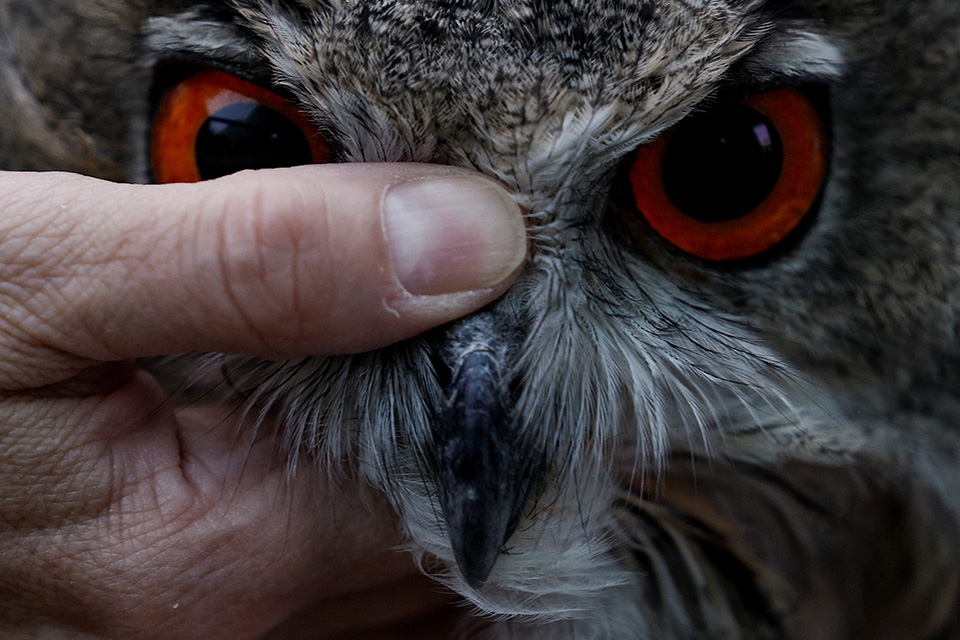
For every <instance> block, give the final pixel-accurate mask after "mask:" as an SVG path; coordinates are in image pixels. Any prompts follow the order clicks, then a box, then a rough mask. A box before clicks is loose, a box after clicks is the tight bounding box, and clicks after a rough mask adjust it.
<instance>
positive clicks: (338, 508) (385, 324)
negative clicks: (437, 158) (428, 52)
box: [0, 164, 526, 639]
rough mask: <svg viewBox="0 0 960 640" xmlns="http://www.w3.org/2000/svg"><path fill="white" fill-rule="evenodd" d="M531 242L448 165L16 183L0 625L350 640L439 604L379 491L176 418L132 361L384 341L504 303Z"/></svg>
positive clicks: (280, 353) (2, 458) (4, 232)
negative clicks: (155, 181)
mask: <svg viewBox="0 0 960 640" xmlns="http://www.w3.org/2000/svg"><path fill="white" fill-rule="evenodd" d="M525 246H526V244H525V239H524V230H523V223H522V220H521V217H520V213H519V209H518V208H517V207H516V205H514V204H513V203H511V202H509V200H508V198H507V196H506V194H505V193H504V192H502V191H501V190H500V189H499V187H495V186H493V185H492V184H491V183H490V182H488V181H485V180H484V179H482V178H479V177H475V176H473V175H472V174H469V173H466V172H464V171H462V170H458V169H454V168H450V167H438V166H415V165H401V164H392V165H373V164H370V165H325V166H314V167H302V168H294V169H284V170H277V171H260V172H245V173H241V174H236V175H233V176H228V177H226V178H223V179H220V180H216V181H211V182H207V183H201V184H196V185H163V186H141V185H118V184H112V183H106V182H101V181H97V180H93V179H90V178H84V177H80V176H75V175H68V174H19V173H7V174H0V487H2V489H0V636H2V637H43V638H47V637H56V638H60V637H84V638H86V637H96V638H115V639H122V638H164V639H172V638H231V639H243V638H258V637H261V636H263V635H264V634H265V633H267V632H268V631H269V630H270V629H273V628H276V627H278V625H282V624H283V623H284V621H288V620H289V619H290V618H291V617H292V616H296V614H297V613H298V612H303V611H304V610H306V611H309V612H310V613H308V614H306V617H307V618H308V619H310V620H322V621H323V625H322V628H319V629H316V631H317V637H321V638H334V637H341V635H340V634H341V633H343V634H346V633H347V632H348V631H349V632H350V633H354V632H357V633H359V630H360V629H361V628H362V627H373V626H375V625H376V624H382V625H387V626H389V625H392V624H393V623H394V622H396V621H398V620H401V619H409V618H411V617H415V616H416V615H417V614H422V613H427V612H429V611H430V610H431V609H434V608H437V607H440V606H441V605H442V604H443V603H444V602H445V596H443V595H442V594H440V593H439V592H438V590H437V589H436V588H435V587H434V586H432V585H427V584H426V583H424V582H422V581H421V580H422V579H421V578H419V577H418V576H417V574H416V570H415V568H414V567H413V565H412V562H411V561H410V559H409V558H408V557H407V556H406V555H405V554H402V553H399V552H397V551H395V550H394V548H395V546H396V545H397V544H398V543H399V542H400V537H399V534H398V532H397V530H396V527H395V524H394V522H393V520H392V517H391V514H390V512H389V509H388V508H387V507H386V506H385V505H383V504H380V503H377V501H376V500H375V499H373V500H369V501H367V502H365V503H364V505H363V506H361V504H360V502H359V493H360V489H358V488H357V487H353V486H350V485H349V484H348V483H344V484H342V485H340V486H337V487H334V486H331V484H330V483H329V482H327V480H326V475H325V474H324V473H323V472H322V471H321V472H311V470H310V469H309V468H308V465H299V469H300V471H298V472H297V473H296V475H294V476H293V477H290V476H288V475H287V474H286V472H285V467H286V465H285V464H284V462H283V461H279V460H276V458H275V449H274V448H273V446H272V445H271V443H269V442H261V443H258V444H255V445H253V447H252V448H250V445H249V442H248V441H246V440H244V439H243V438H242V437H241V438H238V437H236V433H237V425H236V421H235V420H230V419H229V418H225V417H224V416H223V415H217V414H216V413H213V412H211V410H210V409H207V408H200V407H197V408H194V409H191V410H185V411H182V412H179V413H174V412H173V411H172V410H171V409H170V406H169V404H168V403H167V402H166V398H165V396H164V394H163V393H162V392H161V390H160V388H159V386H158V385H157V383H156V381H154V380H153V379H152V378H151V377H150V376H149V375H148V374H147V373H145V372H143V371H139V370H138V369H137V368H136V367H135V365H134V359H135V358H138V357H143V356H151V355H158V354H169V353H179V352H185V351H192V350H202V351H222V352H228V353H245V354H250V355H256V356H262V357H268V358H285V357H297V356H306V355H321V354H331V353H346V352H355V351H363V350H368V349H373V348H377V347H381V346H384V345H386V344H389V343H391V342H395V341H398V340H401V339H404V338H407V337H409V336H412V335H415V334H417V333H419V332H421V331H423V330H425V329H427V328H430V327H432V326H435V325H438V324H441V323H443V322H445V321H448V320H451V319H453V318H455V317H457V316H460V315H463V314H465V313H468V312H469V311H472V310H474V309H476V308H478V307H480V306H482V305H483V304H485V303H487V302H489V301H490V300H492V299H493V298H495V297H496V296H498V295H500V294H501V293H502V292H503V291H504V290H505V289H506V287H507V286H508V285H509V282H510V281H511V280H512V278H513V277H514V276H515V275H516V273H517V272H518V271H519V269H520V268H521V264H522V262H523V259H524V255H525ZM429 294H436V295H429ZM240 443H242V446H243V449H242V450H240V451H238V450H237V446H238V444H240ZM368 602H376V604H375V605H374V606H367V604H368ZM430 617H434V616H430ZM437 619H440V618H439V617H437ZM287 625H288V626H280V627H279V628H280V629H286V630H287V631H283V632H282V634H283V635H281V636H277V635H276V632H275V635H274V636H273V637H285V638H286V637H293V633H294V631H293V629H294V626H295V624H294V623H292V622H288V623H287ZM371 633H373V634H374V635H373V636H371V637H378V638H384V637H386V636H385V635H379V634H378V632H371ZM413 633H414V634H415V635H411V636H410V637H417V638H425V637H428V636H427V635H425V633H429V632H427V631H425V628H421V629H419V630H418V631H415V632H413ZM349 637H351V638H359V637H362V636H361V635H350V636H349ZM390 637H403V636H400V635H396V636H390Z"/></svg>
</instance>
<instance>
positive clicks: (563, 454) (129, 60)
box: [0, 0, 960, 640]
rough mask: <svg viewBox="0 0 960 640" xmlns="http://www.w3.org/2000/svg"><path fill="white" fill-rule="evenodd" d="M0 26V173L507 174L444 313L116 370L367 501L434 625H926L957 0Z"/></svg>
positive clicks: (63, 4)
mask: <svg viewBox="0 0 960 640" xmlns="http://www.w3.org/2000/svg"><path fill="white" fill-rule="evenodd" d="M0 45H2V48H0V65H2V66H0V72H2V77H3V82H2V86H0V114H2V116H3V117H2V119H0V122H2V125H0V164H2V166H3V168H5V169H41V170H43V169H62V170H70V171H77V172H81V173H86V174H91V175H96V176H101V177H106V178H110V179H115V180H124V181H135V182H150V181H157V182H170V181H196V180H203V179H209V178H215V177H218V176H221V175H225V174H228V173H232V172H235V171H239V170H241V169H257V168H264V167H281V166H290V165H297V164H306V163H318V162H401V161H416V162H433V163H442V164H450V165H456V166H461V167H468V168H471V169H474V170H477V171H480V172H482V173H484V174H486V175H487V176H489V177H490V178H492V179H494V180H496V181H498V182H499V183H500V184H502V185H504V186H505V187H506V188H507V189H508V190H509V191H510V192H511V193H513V194H515V196H514V197H515V198H516V200H517V202H518V203H519V204H520V205H521V206H522V208H523V210H524V212H525V217H526V222H527V228H528V233H529V242H530V255H529V259H528V262H527V264H526V266H525V268H524V271H523V273H522V275H521V276H520V278H519V280H518V281H517V282H516V284H515V285H513V286H512V287H511V288H510V290H509V291H507V292H506V294H505V295H504V296H502V298H500V299H499V300H498V301H496V302H494V303H492V304H490V305H489V306H487V307H486V308H483V309H481V310H479V311H477V312H475V313H473V314H472V315H470V316H468V317H466V318H463V319H461V320H459V321H456V322H453V323H450V324H448V325H446V326H443V327H440V328H438V329H436V330H433V331H430V332H428V333H426V334H424V335H421V336H419V337H416V338H413V339H410V340H408V341H406V342H403V343H400V344H397V345H394V346H391V347H388V348H384V349H381V350H378V351H374V352H370V353H363V354H358V355H351V356H342V357H325V358H319V357H317V358H307V359H301V360H297V361H279V362H277V361H267V360H262V359H254V358H250V357H242V356H235V355H222V354H209V353H206V354H170V357H164V358H161V359H157V360H151V361H149V362H145V363H144V364H143V366H144V367H145V368H147V369H149V370H150V371H152V372H153V373H154V375H156V376H157V378H158V379H160V380H161V381H162V382H163V383H164V384H165V385H166V386H167V388H168V389H170V393H171V398H172V399H173V401H174V402H183V403H189V402H222V403H227V404H233V405H235V406H237V407H240V408H241V409H242V411H244V412H247V413H248V414H249V415H252V416H254V417H255V418H256V419H257V420H258V421H259V422H260V423H261V425H262V426H261V428H262V429H263V430H265V431H266V432H268V433H269V434H270V436H271V437H274V438H275V439H276V441H277V443H278V446H279V447H282V450H283V451H286V452H287V453H288V455H289V456H290V457H291V459H292V458H294V457H298V456H300V455H301V454H304V453H305V454H306V455H307V456H308V457H309V459H311V460H313V461H315V463H316V464H317V465H318V466H319V467H321V468H323V469H325V470H327V471H329V472H330V473H331V474H334V475H335V476H337V477H340V478H342V480H341V481H344V482H356V483H359V484H362V485H364V486H368V487H370V490H371V491H376V492H380V493H382V494H383V495H384V496H386V498H387V499H388V501H389V503H390V504H391V505H392V507H393V508H394V509H395V510H396V512H397V514H398V516H399V518H400V520H401V521H402V524H403V530H404V533H405V536H406V540H407V545H408V548H409V552H410V553H412V554H414V555H415V556H416V558H417V559H418V561H419V562H420V563H421V566H422V567H423V568H424V571H426V572H428V573H429V574H430V575H432V576H434V577H435V578H436V579H437V580H438V581H441V582H443V583H444V584H446V585H447V586H449V587H450V588H451V589H453V590H454V591H456V592H457V593H459V594H460V595H461V596H462V598H463V599H464V600H465V601H467V602H469V603H470V604H471V605H472V608H473V611H474V614H475V615H476V616H478V617H480V618H484V619H486V623H485V624H483V625H480V626H479V627H477V628H475V629H474V630H473V631H471V634H473V635H472V636H471V637H482V638H497V639H499V638H529V639H531V640H548V639H575V640H592V639H596V640H601V639H603V640H628V639H629V640H637V639H651V640H653V639H656V640H687V639H693V638H697V639H702V640H715V639H716V640H719V639H740V638H744V639H767V638H769V639H781V638H790V639H804V640H808V639H812V638H822V639H842V638H863V639H867V638H869V639H872V640H877V639H889V640H895V639H904V640H907V639H909V640H935V639H947V638H960V429H958V418H960V394H958V391H960V341H958V336H960V3H957V2H955V1H954V0H918V1H915V2H898V1H895V0H353V1H351V0H97V1H84V0H50V1H48V2H44V3H38V2H36V1H35V0H3V2H0ZM357 508H362V507H361V506H358V507H357Z"/></svg>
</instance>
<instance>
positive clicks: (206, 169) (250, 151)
mask: <svg viewBox="0 0 960 640" xmlns="http://www.w3.org/2000/svg"><path fill="white" fill-rule="evenodd" d="M196 157H197V169H198V170H199V171H200V177H201V178H202V179H203V180H210V179H212V178H219V177H220V176H225V175H228V174H231V173H236V172H237V171H241V170H243V169H272V168H278V167H294V166H298V165H303V164H310V163H311V162H313V157H312V155H311V153H310V145H309V144H308V143H307V139H306V136H304V134H303V132H302V131H301V130H300V128H299V127H297V125H295V124H294V123H293V122H291V121H290V119H289V118H287V117H286V116H284V115H283V114H281V113H279V112H277V111H274V110H273V109H269V108H267V107H265V106H263V105H260V104H256V103H246V102H240V103H236V104H231V105H228V106H226V107H224V108H222V109H220V110H219V111H217V112H216V113H214V114H213V115H212V116H210V117H209V118H207V121H206V122H204V123H203V125H202V126H201V127H200V132H199V133H198V134H197V145H196Z"/></svg>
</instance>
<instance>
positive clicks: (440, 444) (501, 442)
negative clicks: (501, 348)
mask: <svg viewBox="0 0 960 640" xmlns="http://www.w3.org/2000/svg"><path fill="white" fill-rule="evenodd" d="M501 366H502V363H501V362H499V361H498V358H497V356H496V355H495V354H494V353H493V352H492V351H486V350H483V349H480V350H474V351H471V352H469V353H467V354H466V355H463V356H462V357H461V358H459V362H458V364H457V366H456V367H455V368H454V370H453V374H452V377H451V381H450V384H449V385H448V386H447V388H446V390H445V391H446V394H445V395H446V404H445V406H444V408H443V410H442V411H441V413H440V415H439V417H438V420H437V422H436V424H435V434H434V435H435V438H436V446H437V449H436V451H437V457H436V460H435V463H436V466H435V483H436V488H437V494H438V497H439V499H440V506H441V508H442V510H443V516H444V520H445V521H446V524H447V531H448V534H449V538H450V543H451V545H452V547H453V553H454V557H455V559H456V561H457V565H458V567H459V568H460V572H461V573H462V575H463V578H464V580H466V582H467V584H469V585H470V586H471V587H473V588H475V589H477V588H480V587H481V586H483V584H484V583H485V582H486V580H487V578H488V577H489V575H490V573H491V571H492V570H493V567H494V565H495V564H496V561H497V558H498V556H499V554H500V549H501V547H502V546H503V544H504V543H505V542H506V541H507V540H508V539H509V538H510V536H511V535H513V533H514V531H515V530H516V528H517V525H518V524H519V522H520V520H521V518H522V516H523V514H524V511H525V508H526V505H527V502H528V500H529V498H530V495H531V493H532V489H533V487H534V486H535V482H536V480H537V477H538V475H539V474H538V473H537V472H536V469H537V466H536V465H534V464H532V462H531V461H532V460H537V459H539V458H538V457H537V456H531V455H529V454H530V452H529V451H524V449H527V448H529V447H525V446H524V444H523V443H522V442H520V441H519V437H518V434H517V433H516V432H517V429H516V428H515V423H514V421H513V419H512V415H511V414H512V402H511V401H510V399H509V397H508V393H507V392H506V390H505V389H504V385H503V382H502V380H503V377H502V375H501Z"/></svg>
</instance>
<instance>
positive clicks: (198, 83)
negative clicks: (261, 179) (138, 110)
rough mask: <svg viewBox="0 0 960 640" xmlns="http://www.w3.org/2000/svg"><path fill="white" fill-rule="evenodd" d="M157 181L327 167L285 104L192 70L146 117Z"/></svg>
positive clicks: (301, 118) (320, 148) (324, 151)
mask: <svg viewBox="0 0 960 640" xmlns="http://www.w3.org/2000/svg"><path fill="white" fill-rule="evenodd" d="M151 160H152V163H153V175H154V179H155V180H156V181H157V182H198V181H200V180H210V179H212V178H219V177H220V176H225V175H227V174H230V173H235V172H237V171H241V170H243V169H267V168H276V167H292V166H297V165H303V164H311V163H320V162H328V161H329V160H330V150H329V148H328V147H327V144H326V141H325V140H324V138H323V136H322V135H321V134H320V132H318V131H317V130H316V128H315V127H314V126H313V124H312V123H311V122H310V120H309V119H308V118H307V116H306V115H305V114H304V113H303V112H302V111H300V110H299V109H297V107H296V106H294V105H293V104H292V103H291V102H290V101H289V100H286V99H284V98H282V97H280V96H278V95H277V94H275V93H272V92H270V91H267V90H265V89H261V88H260V87H258V86H256V85H253V84H250V83H249V82H245V81H244V80H241V79H240V78H237V77H235V76H232V75H230V74H227V73H223V72H221V71H214V70H204V71H200V72H198V73H196V74H194V75H192V76H190V77H188V78H187V79H186V80H183V81H181V82H180V83H179V84H177V85H175V86H174V87H173V88H172V89H170V91H168V92H167V94H166V96H164V98H163V101H162V102H161V104H160V108H159V109H158V111H157V114H156V116H155V117H154V120H153V131H152V135H151Z"/></svg>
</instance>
